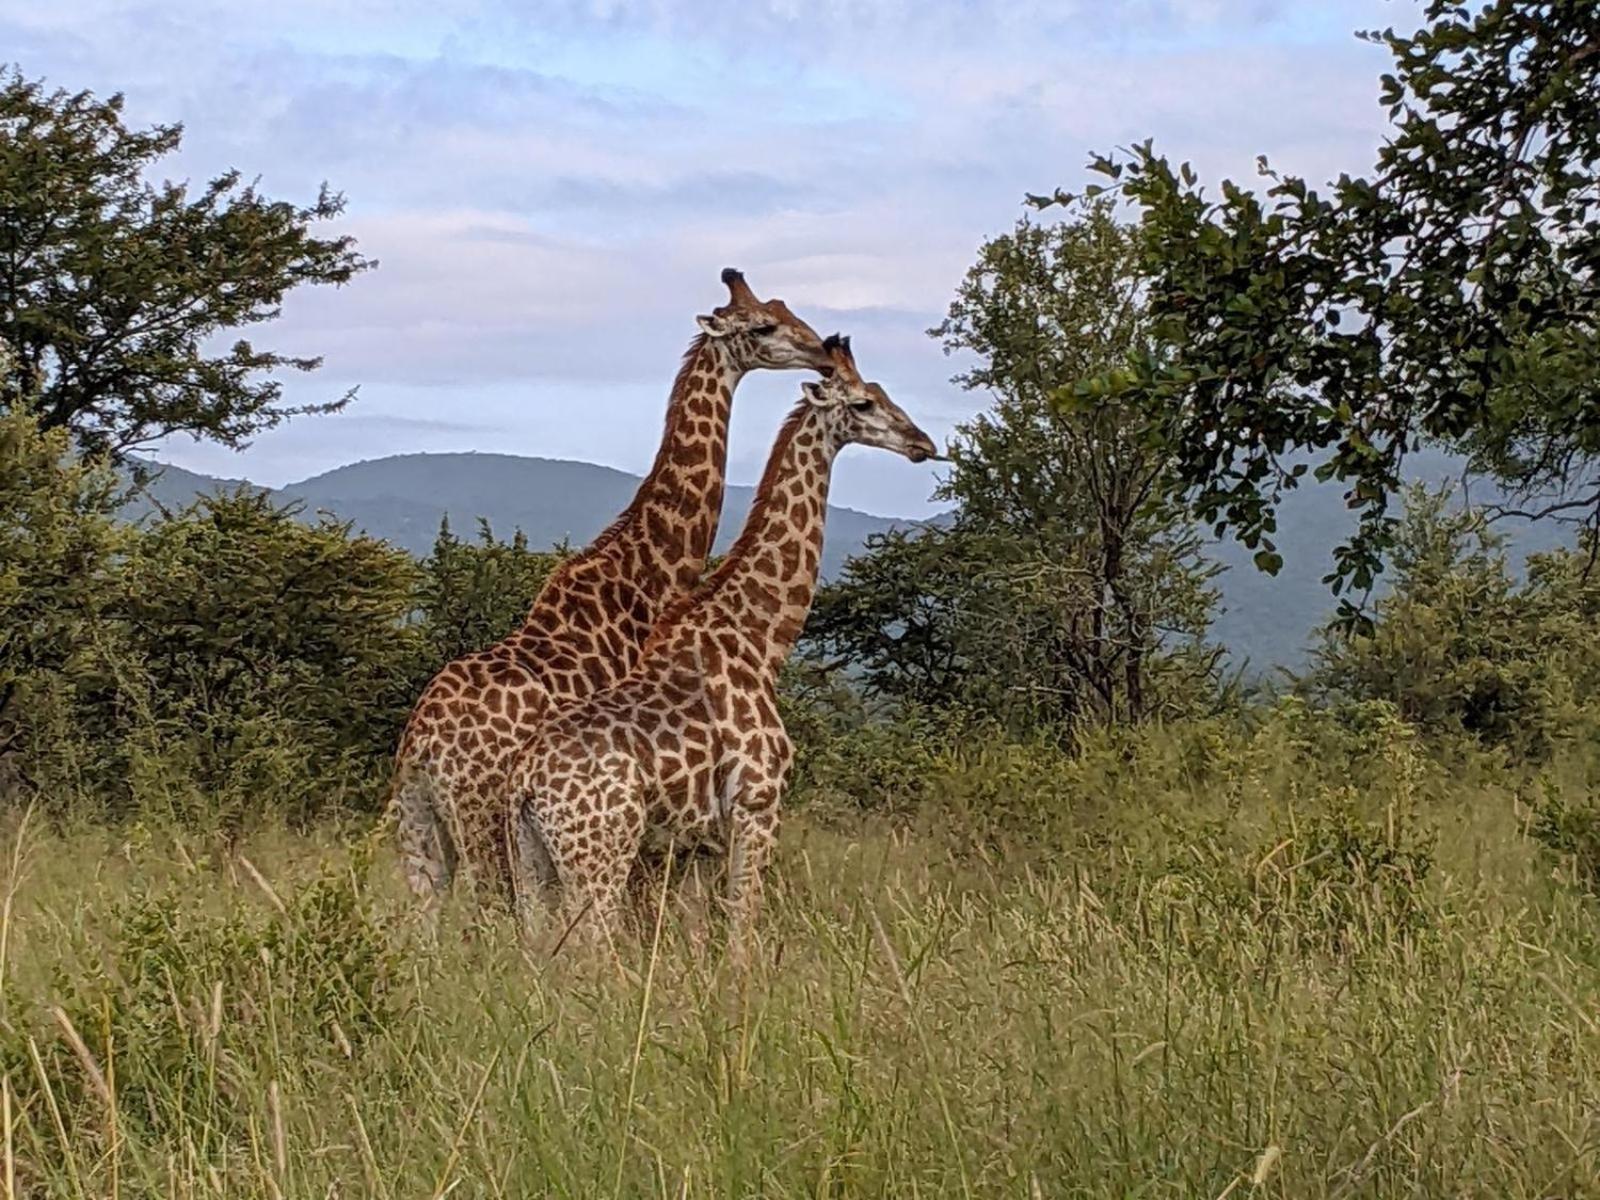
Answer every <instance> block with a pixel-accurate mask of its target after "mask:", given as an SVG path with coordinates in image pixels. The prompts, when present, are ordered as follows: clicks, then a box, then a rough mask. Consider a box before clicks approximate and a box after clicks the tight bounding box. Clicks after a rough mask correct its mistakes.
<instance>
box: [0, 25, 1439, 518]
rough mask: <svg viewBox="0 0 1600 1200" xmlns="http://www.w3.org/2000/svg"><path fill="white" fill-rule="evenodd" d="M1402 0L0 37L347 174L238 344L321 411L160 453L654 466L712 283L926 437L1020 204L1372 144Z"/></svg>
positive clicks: (107, 88) (768, 424)
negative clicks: (847, 358) (1132, 162)
mask: <svg viewBox="0 0 1600 1200" xmlns="http://www.w3.org/2000/svg"><path fill="white" fill-rule="evenodd" d="M1416 14H1417V8H1416V5H1415V4H1414V3H1413V2H1412V0H1127V2H1125V3H1116V2H1114V0H1105V2H1102V3H1093V2H1090V0H1080V2H1074V0H1057V2H1055V3H1049V2H1046V0H1016V2H1014V3H1002V2H1001V0H859V2H858V3H851V4H847V3H843V2H842V0H821V2H819V3H804V2H803V0H743V2H739V0H551V2H549V3H538V2H531V3H522V4H514V3H500V2H493V0H483V2H473V3H450V2H448V0H445V2H441V3H420V2H413V0H395V2H384V3H379V2H377V0H277V2H275V3H273V4H270V5H269V4H257V5H251V6H246V5H241V4H224V3H209V2H205V0H151V2H148V3H143V4H139V3H132V4H130V3H125V2H118V0H53V2H52V3H49V4H34V5H28V6H27V7H26V10H25V11H23V9H22V6H20V5H12V6H7V8H5V9H0V58H5V59H13V60H15V61H16V62H18V63H19V64H20V65H21V67H22V69H23V71H24V72H25V73H27V74H28V75H30V76H34V77H37V76H44V77H46V78H47V79H48V81H49V82H51V83H53V84H57V85H60V86H63V87H67V88H72V89H77V88H90V89H92V90H95V91H97V92H102V93H109V92H112V91H117V90H121V91H123V92H125V93H126V96H127V110H128V114H129V117H130V119H131V120H133V121H136V122H140V123H144V122H151V121H157V120H160V121H174V120H177V121H182V122H184V123H185V125H186V127H187V136H186V139H185V144H184V148H183V151H182V153H181V155H179V156H178V158H176V159H175V160H173V161H172V162H171V164H170V172H169V173H170V174H172V175H175V176H187V177H190V178H194V179H199V178H202V177H206V176H209V175H211V174H214V173H216V172H218V171H221V170H224V169H226V168H230V167H237V168H239V169H240V170H242V171H244V172H245V174H246V175H259V176H260V177H261V181H262V185H263V187H264V188H265V189H266V191H267V192H268V193H269V194H271V195H275V196H279V197H282V198H286V199H309V198H310V196H312V195H313V194H314V192H315V189H316V187H317V185H318V184H319V183H320V182H321V181H323V180H327V181H328V182H330V183H331V184H332V185H333V186H334V187H336V188H338V189H340V190H342V191H344V192H345V193H346V194H347V196H348V199H349V211H348V214H347V219H345V220H344V221H343V222H342V226H343V228H344V230H345V231H348V232H350V233H352V234H354V235H355V236H356V237H357V238H358V240H359V241H360V244H361V247H362V249H363V250H364V251H365V252H367V253H368V254H370V255H372V256H373V257H376V258H377V259H379V260H380V261H381V263H382V266H381V267H380V269H379V270H377V271H375V272H372V273H370V274H368V275H365V276H363V277H361V278H359V279H358V280H357V281H355V282H354V283H353V284H352V285H350V286H349V287H347V288H345V289H342V290H339V291H331V290H322V291H319V292H316V293H312V294H308V295H304V296H300V297H295V298H293V299H292V300H291V301H290V303H289V305H288V307H287V309H286V312H285V316H284V319H283V320H282V322H280V323H279V325H277V326H276V327H273V328H272V329H270V330H269V331H268V332H266V333H264V334H263V335H262V337H261V338H260V340H261V341H262V342H263V343H264V344H267V345H270V346H272V347H273V348H275V349H282V350H285V351H289V352H293V353H296V354H322V355H324V356H325V359H326V365H325V367H324V369H323V370H322V371H320V372H318V373H317V374H315V375H312V376H309V377H304V378H295V379H293V380H291V381H290V387H289V389H288V394H289V398H290V399H291V400H298V401H310V400H316V399H321V398H327V397H332V396H336V395H338V394H339V393H340V392H342V391H343V390H344V389H345V388H346V387H349V386H351V385H356V384H359V385H360V396H359V399H358V400H357V401H356V403H355V404H354V405H352V407H351V408H350V409H349V410H348V411H347V412H346V413H344V414H341V415H339V416H336V417H327V418H303V419H301V420H300V421H297V422H293V423H291V424H289V425H287V426H285V427H283V428H282V429H280V430H277V431H274V432H272V433H269V434H266V435H263V436H262V437H261V438H260V439H259V440H258V441H257V442H256V443H255V445H253V446H252V447H251V448H249V449H248V450H246V451H245V452H243V453H241V454H234V453H232V452H229V451H225V450H222V449H219V448H217V447H213V446H208V445H204V444H197V443H193V442H189V441H187V440H184V441H179V442H174V443H171V444H169V445H167V446H165V447H163V448H162V450H161V453H162V455H163V456H164V457H166V458H168V459H169V460H171V461H174V462H177V463H179V464H181V465H184V466H188V467H191V468H194V469H196V470H203V471H209V472H212V473H215V474H224V475H230V476H242V477H247V478H251V479H254V480H257V481H258V482H262V483H268V484H280V483H284V482H287V481H290V480H293V479H297V478H302V477H305V476H307V475H310V474H314V473H316V472H318V471H321V470H325V469H327V468H330V467H333V466H337V465H339V464H341V463H345V462H351V461H354V460H357V459H363V458H373V457H377V456H380V455H384V454H392V453H400V452H410V451H418V450H492V451H502V452H509V453H518V454H535V455H545V456H549V457H556V458H580V459H586V460H589V461H594V462H601V463H606V464H608V465H612V466H618V467H623V468H625V469H630V470H641V469H642V468H643V467H644V466H645V465H646V464H647V463H648V462H649V460H650V457H651V454H652V452H653V450H654V446H655V441H656V438H657V437H658V436H659V431H660V421H661V414H662V411H663V405H664V401H665V396H666V390H667V386H668V384H669V382H670V380H671V377H672V374H673V371H674V369H675V366H676V363H677V360H678V357H679V355H680V354H681V352H682V349H683V346H684V345H685V344H686V343H687V341H688V340H689V338H690V337H691V336H692V335H693V333H694V324H693V318H694V315H695V314H696V313H697V312H703V311H705V310H706V309H707V308H709V307H711V306H713V305H715V304H718V303H720V302H721V299H722V295H723V293H722V289H721V287H720V285H719V284H718V283H717V273H718V271H719V270H720V269H721V268H722V267H723V266H725V265H735V266H738V267H741V268H743V269H744V271H745V272H746V274H747V276H748V277H749V279H750V282H751V283H752V285H753V286H754V287H755V288H756V290H757V291H758V292H760V293H762V294H764V295H778V296H781V297H783V298H784V299H785V300H787V301H788V302H789V303H790V304H791V305H792V306H793V307H794V308H795V309H796V311H798V312H800V313H801V314H802V315H804V316H806V317H807V318H808V319H809V320H811V322H812V324H813V325H815V326H816V327H817V328H818V329H819V330H820V331H823V332H829V331H832V330H835V329H838V330H841V331H843V332H846V333H850V334H852V335H853V337H854V344H855V348H856V353H857V358H858V359H859V361H860V362H861V365H862V367H863V369H864V370H865V372H866V373H867V374H868V375H869V376H870V377H874V378H877V379H879V380H880V381H881V382H883V383H884V385H885V386H886V387H887V388H888V389H889V391H890V392H891V394H892V395H894V396H895V397H896V399H898V400H899V401H900V402H901V403H902V404H903V405H904V406H905V407H906V409H907V410H908V411H910V412H911V413H913V414H914V415H915V416H916V417H917V418H918V419H919V420H921V421H922V423H923V424H924V425H925V427H927V428H928V429H929V431H930V432H932V433H935V434H936V436H941V437H942V436H943V435H944V434H946V433H947V432H948V431H949V430H950V428H951V427H952V426H953V425H954V424H955V423H957V422H959V421H960V420H962V419H963V418H965V417H967V416H969V415H970V414H971V413H973V412H974V411H975V410H976V409H978V408H980V407H981V406H982V405H983V403H984V400H983V398H982V397H981V396H976V395H971V394H967V393H964V392H962V391H960V390H959V389H957V388H955V387H954V386H952V385H951V384H950V383H949V382H948V377H949V375H950V374H951V373H952V369H953V364H952V363H951V362H950V361H949V360H948V359H946V358H945V357H944V356H943V354H942V353H941V351H940V349H939V347H938V346H937V344H936V343H935V342H934V341H932V340H931V339H929V338H928V337H927V336H926V335H925V333H924V331H925V330H926V329H927V328H928V327H929V326H930V325H932V324H934V323H935V322H937V321H938V319H939V318H940V316H941V314H942V312H943V310H944V307H945V305H946V304H947V303H948V301H949V298H950V295H951V293H952V292H953V290H954V288H955V286H956V284H957V282H958V281H959V279H960V277H961V274H962V272H963V270H964V269H965V267H966V266H967V264H968V263H969V262H970V261H971V259H972V257H973V253H974V251H975V250H976V248H977V246H978V245H979V243H980V242H981V241H982V240H983V239H984V238H985V237H986V236H987V235H991V234H993V233H997V232H1000V231H1002V230H1004V229H1006V228H1008V227H1009V226H1010V225H1011V224H1012V222H1013V221H1015V219H1016V218H1017V217H1018V216H1019V215H1020V213H1021V211H1022V210H1021V205H1020V202H1021V200H1022V197H1023V194H1024V193H1026V192H1030V191H1031V192H1041V191H1049V190H1051V189H1053V188H1055V187H1057V186H1067V187H1073V186H1076V185H1078V184H1081V183H1082V182H1083V181H1084V179H1085V173H1084V169H1083V164H1084V162H1085V161H1086V159H1087V156H1088V154H1089V153H1090V152H1091V151H1103V150H1108V149H1110V148H1112V147H1115V146H1117V145H1126V144H1128V143H1130V142H1132V141H1136V140H1143V139H1144V138H1146V137H1153V138H1154V139H1155V140H1156V142H1157V144H1158V146H1159V147H1161V148H1162V149H1164V150H1165V151H1166V152H1168V153H1169V154H1172V155H1173V156H1175V157H1179V158H1186V159H1189V160H1192V161H1193V162H1194V163H1195V164H1196V166H1197V168H1199V169H1200V171H1201V172H1202V174H1203V175H1204V176H1205V177H1207V178H1210V179H1213V180H1214V179H1216V178H1217V177H1218V176H1219V175H1222V174H1230V175H1234V176H1244V175H1248V174H1249V173H1250V172H1251V171H1252V170H1253V163H1254V160H1255V156H1256V155H1257V154H1258V153H1263V152H1265V153H1268V154H1269V155H1270V156H1271V158H1272V160H1273V162H1274V165H1275V166H1279V167H1282V168H1285V169H1288V170H1294V171H1298V172H1302V173H1306V174H1309V175H1312V176H1314V177H1319V178H1320V177H1327V176H1332V175H1336V174H1337V173H1338V172H1339V171H1341V170H1347V169H1348V170H1360V169H1362V168H1363V167H1364V166H1365V165H1366V164H1368V163H1370V161H1371V156H1372V149H1373V147H1374V145H1375V144H1376V141H1377V139H1378V137H1379V136H1380V134H1381V130H1382V124H1381V114H1380V112H1379V110H1378V108H1377V106H1376V103H1375V95H1376V87H1377V84H1376V81H1377V77H1378V74H1379V72H1380V71H1381V70H1382V69H1383V68H1384V66H1385V56H1384V54H1383V53H1382V51H1381V50H1378V49H1375V48H1373V47H1370V46H1366V45H1364V44H1362V43H1360V42H1358V41H1356V39H1355V38H1354V37H1353V36H1352V31H1353V30H1355V29H1357V28H1366V27H1372V26H1382V25H1388V24H1393V25H1395V26H1405V27H1410V26H1412V25H1414V24H1415V23H1416ZM797 388H798V379H797V378H796V377H794V376H792V375H771V374H764V375H758V376H754V377H752V378H750V379H749V380H747V381H746V383H745V385H744V386H743V387H742V388H741V389H740V393H739V399H738V403H737V405H736V410H735V415H734V431H733V448H732V456H731V462H730V475H731V477H732V478H733V479H734V480H736V481H739V482H749V481H752V480H753V479H754V478H755V477H756V476H757V475H759V473H760V467H761V463H762V461H763V460H764V459H765V456H766V450H767V445H768V443H769V441H770V438H771V436H772V431H773V429H774V427H775V426H776V423H777V419H778V416H779V414H780V413H782V412H783V411H784V410H785V409H786V408H787V407H788V405H789V403H790V401H791V399H792V398H793V396H794V395H795V394H796V393H797ZM932 481H933V474H932V471H931V469H930V468H929V467H927V466H925V465H924V466H920V467H919V466H913V465H911V464H909V463H905V462H902V461H899V460H891V459H890V458H889V457H888V456H885V455H882V454H881V453H875V452H872V451H866V450H861V449H856V450H852V451H850V452H847V454H846V456H845V457H844V458H843V459H842V460H841V462H840V464H839V467H838V469H837V476H836V483H835V488H834V499H835V500H836V501H837V502H839V503H842V504H848V505H851V506H853V507H857V508H863V509H867V510H869V511H874V512H882V513H891V514H901V515H916V514H921V513H924V512H926V511H928V509H929V501H928V493H929V491H930V488H931V485H932Z"/></svg>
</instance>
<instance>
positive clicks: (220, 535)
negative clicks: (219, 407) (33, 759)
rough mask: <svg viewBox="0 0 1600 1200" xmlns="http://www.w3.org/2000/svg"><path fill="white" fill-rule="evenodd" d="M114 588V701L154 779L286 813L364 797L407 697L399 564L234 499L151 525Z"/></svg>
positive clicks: (337, 528)
mask: <svg viewBox="0 0 1600 1200" xmlns="http://www.w3.org/2000/svg"><path fill="white" fill-rule="evenodd" d="M117 583H118V587H117V589H116V600H115V612H114V616H115V619H116V621H117V623H118V625H119V626H120V628H121V630H122V631H123V639H124V644H125V646H126V653H127V664H126V666H125V667H123V668H122V669H121V670H120V672H119V674H120V679H119V683H120V692H119V695H118V697H117V699H116V703H117V704H118V706H119V707H120V708H121V709H122V710H123V712H124V714H125V719H124V721H123V726H122V727H123V729H124V731H125V736H127V737H129V738H130V739H131V745H132V747H133V748H136V749H143V750H144V751H145V759H146V761H147V762H148V763H149V764H150V765H151V769H152V770H153V771H154V772H155V773H156V774H157V776H158V779H157V782H159V783H162V784H166V785H170V783H171V779H170V776H171V774H172V773H173V772H176V773H178V775H179V776H180V777H181V780H182V782H184V783H186V784H188V785H190V786H192V787H193V788H194V790H195V791H196V793H197V795H198V796H199V797H200V798H201V800H202V801H206V802H209V801H211V800H213V799H215V798H217V797H232V798H234V799H235V800H236V801H246V802H254V803H256V804H258V805H259V804H261V803H262V802H263V800H262V798H263V797H265V796H268V795H272V796H275V797H277V798H278V800H279V802H280V803H283V804H284V805H285V806H287V807H289V808H290V809H291V810H297V811H299V812H301V813H302V814H303V813H305V812H309V811H312V810H313V809H316V808H319V807H322V806H325V805H328V804H331V803H334V802H336V801H337V800H338V799H340V798H341V793H342V794H343V795H344V798H345V799H346V800H352V799H353V800H357V801H364V800H366V799H370V798H371V797H370V795H369V794H368V793H366V792H364V791H362V790H361V789H363V788H364V787H365V786H366V785H367V784H368V783H369V782H370V780H371V777H372V775H373V773H374V771H375V769H376V768H380V767H381V765H382V764H383V763H384V762H386V761H387V759H388V756H389V755H390V754H391V753H392V751H393V748H394V741H395V738H396V737H397V736H398V733H399V730H400V726H401V724H402V723H403V721H404V720H405V714H406V711H407V709H408V706H409V704H410V701H411V699H412V697H413V694H414V688H415V686H416V663H417V660H418V649H417V645H416V637H415V633H414V630H413V629H412V628H411V626H410V624H409V617H410V613H411V610H412V606H413V602H414V601H413V597H414V595H415V588H416V584H417V568H416V565H415V564H414V563H413V562H412V561H411V560H410V559H409V558H408V557H407V556H406V555H405V554H404V553H403V552H401V551H399V550H396V549H394V548H393V547H392V546H390V545H388V544H387V543H386V542H382V541H378V540H376V539H373V538H369V537H365V536H352V535H351V531H350V526H349V525H347V524H341V523H338V522H335V521H332V520H329V519H326V518H324V519H322V520H319V521H318V522H317V523H316V524H314V525H307V524H304V523H302V522H301V521H299V520H298V519H297V518H296V513H295V511H294V510H293V509H292V508H280V507H278V506H276V505H275V504H274V503H273V502H272V500H271V499H270V498H269V497H268V496H265V495H261V494H259V493H253V492H248V491H243V490H241V491H239V492H236V493H233V494H222V495H216V496H209V497H203V498H201V499H200V500H199V501H197V502H196V503H195V504H194V505H193V506H192V507H191V508H189V509H188V510H186V511H184V512H183V513H180V514H178V515H176V516H174V517H172V518H169V519H167V520H163V521H160V522H157V523H156V524H155V525H153V526H152V527H151V528H150V529H149V530H148V531H147V532H145V533H143V534H142V535H141V536H140V537H139V539H138V542H137V544H136V545H135V546H134V548H133V549H132V551H131V552H130V553H129V554H128V556H127V560H126V562H125V563H124V564H123V566H122V569H121V571H120V572H119V573H118V580H117ZM138 766H139V763H138V762H137V761H136V762H135V763H134V764H133V767H134V768H135V769H134V774H135V779H134V783H135V784H138V783H139V779H138V778H137V767H138Z"/></svg>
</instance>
